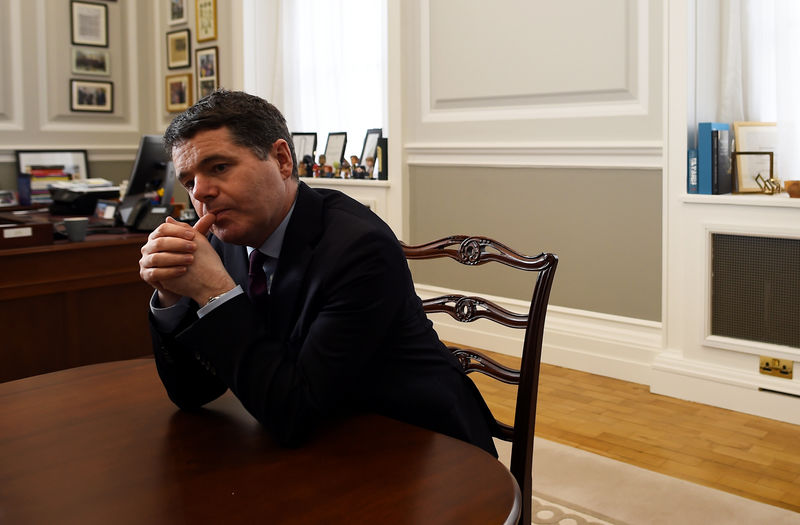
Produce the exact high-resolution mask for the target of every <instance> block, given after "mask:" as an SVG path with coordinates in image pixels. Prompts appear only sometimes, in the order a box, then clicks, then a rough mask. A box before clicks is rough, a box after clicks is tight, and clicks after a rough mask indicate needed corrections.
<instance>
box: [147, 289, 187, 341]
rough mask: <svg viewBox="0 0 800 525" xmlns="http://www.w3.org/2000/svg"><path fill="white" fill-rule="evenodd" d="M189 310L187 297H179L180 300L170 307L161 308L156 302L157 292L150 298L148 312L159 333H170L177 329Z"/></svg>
mask: <svg viewBox="0 0 800 525" xmlns="http://www.w3.org/2000/svg"><path fill="white" fill-rule="evenodd" d="M190 308H191V299H189V298H188V297H181V298H180V300H179V301H178V302H177V303H175V304H174V305H172V306H167V307H166V308H162V307H161V305H160V304H159V302H158V292H154V293H153V297H151V298H150V312H151V313H152V314H153V320H154V324H155V326H156V329H157V330H158V331H159V332H163V333H167V334H168V333H170V332H172V331H174V330H175V329H176V328H178V325H179V324H181V319H183V318H184V317H185V316H186V314H187V312H188V311H189V309H190Z"/></svg>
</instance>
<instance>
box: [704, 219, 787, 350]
mask: <svg viewBox="0 0 800 525" xmlns="http://www.w3.org/2000/svg"><path fill="white" fill-rule="evenodd" d="M711 271H712V277H711V333H712V334H713V335H719V336H725V337H734V338H737V339H746V340H749V341H758V342H761V343H771V344H776V345H786V346H792V347H795V348H800V240H798V239H785V238H779V237H754V236H749V235H729V234H720V233H715V234H712V263H711Z"/></svg>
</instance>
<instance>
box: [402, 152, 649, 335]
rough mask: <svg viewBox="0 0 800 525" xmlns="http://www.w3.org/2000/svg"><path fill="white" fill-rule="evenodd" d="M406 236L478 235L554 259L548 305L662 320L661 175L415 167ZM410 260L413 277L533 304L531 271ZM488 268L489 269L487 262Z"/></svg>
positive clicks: (420, 239)
mask: <svg viewBox="0 0 800 525" xmlns="http://www.w3.org/2000/svg"><path fill="white" fill-rule="evenodd" d="M409 175H410V180H409V187H410V195H409V201H410V236H409V241H410V242H412V243H421V242H425V241H430V240H434V239H438V238H440V237H444V236H447V235H452V234H459V233H461V234H480V235H486V236H489V237H493V238H496V239H497V240H500V241H502V242H504V243H506V244H508V245H510V246H511V247H512V248H515V249H518V250H519V251H521V252H523V253H525V254H528V255H534V254H537V253H540V252H542V251H549V252H554V253H556V254H557V255H558V256H559V266H558V271H557V272H556V280H555V284H554V287H553V291H552V295H551V301H550V303H551V304H553V305H558V306H564V307H569V308H576V309H582V310H589V311H595V312H604V313H608V314H612V315H620V316H626V317H633V318H639V319H646V320H652V321H660V320H661V171H660V170H641V169H638V170H633V169H631V170H612V169H602V170H601V169H588V170H587V169H575V168H570V169H545V168H539V169H528V168H476V167H464V168H456V167H414V168H412V169H410V173H409ZM455 266H456V265H453V264H452V263H450V264H448V261H441V262H440V261H424V262H419V261H416V262H415V263H413V264H412V270H413V272H414V278H415V280H416V281H418V282H421V283H426V284H431V285H436V286H442V287H448V288H454V289H457V290H467V291H476V292H483V293H490V294H493V295H498V296H502V297H511V298H515V299H521V300H529V299H530V294H531V292H532V289H533V288H532V280H531V278H530V276H526V275H524V274H523V275H519V272H513V271H510V270H508V269H506V268H503V267H499V268H497V267H496V268H492V267H491V266H484V267H481V268H479V269H474V268H458V267H455ZM492 266H494V265H492Z"/></svg>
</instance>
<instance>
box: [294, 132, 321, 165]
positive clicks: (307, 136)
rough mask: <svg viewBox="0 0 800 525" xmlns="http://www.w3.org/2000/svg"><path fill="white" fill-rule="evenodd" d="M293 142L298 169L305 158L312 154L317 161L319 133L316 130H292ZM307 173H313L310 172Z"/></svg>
mask: <svg viewBox="0 0 800 525" xmlns="http://www.w3.org/2000/svg"><path fill="white" fill-rule="evenodd" d="M292 143H293V145H294V156H295V157H296V158H297V165H298V169H300V166H301V165H302V164H303V158H304V157H305V156H306V155H310V156H311V158H312V160H314V162H316V157H315V155H316V151H317V134H316V132H311V133H303V132H292ZM306 175H311V174H310V173H308V174H306Z"/></svg>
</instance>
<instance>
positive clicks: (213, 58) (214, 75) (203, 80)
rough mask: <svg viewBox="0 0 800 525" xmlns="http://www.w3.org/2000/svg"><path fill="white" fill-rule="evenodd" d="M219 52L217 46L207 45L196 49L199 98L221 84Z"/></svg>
mask: <svg viewBox="0 0 800 525" xmlns="http://www.w3.org/2000/svg"><path fill="white" fill-rule="evenodd" d="M218 55H219V52H218V50H217V46H212V47H205V48H202V49H198V50H197V51H195V61H194V63H195V67H196V68H197V71H196V73H195V74H196V75H197V98H198V100H199V99H201V98H203V97H204V96H206V95H208V94H210V93H211V92H212V91H214V90H215V89H217V87H218V85H219V61H218V58H217V57H218Z"/></svg>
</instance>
